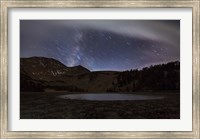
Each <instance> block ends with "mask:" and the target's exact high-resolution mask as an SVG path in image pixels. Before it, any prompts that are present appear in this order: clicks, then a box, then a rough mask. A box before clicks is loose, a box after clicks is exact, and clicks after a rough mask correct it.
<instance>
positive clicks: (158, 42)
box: [20, 20, 180, 71]
mask: <svg viewBox="0 0 200 139" xmlns="http://www.w3.org/2000/svg"><path fill="white" fill-rule="evenodd" d="M32 56H42V57H49V58H54V59H57V60H59V61H60V62H62V63H63V64H65V65H66V66H68V67H73V66H77V65H82V66H84V67H85V68H87V69H89V70H91V71H102V70H114V71H124V70H130V69H140V68H143V67H147V66H150V65H155V64H161V63H167V62H171V61H176V60H180V21H179V20H21V21H20V57H32Z"/></svg>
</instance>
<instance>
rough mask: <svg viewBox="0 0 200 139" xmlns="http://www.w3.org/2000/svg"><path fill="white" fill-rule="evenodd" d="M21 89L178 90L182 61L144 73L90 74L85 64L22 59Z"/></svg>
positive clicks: (141, 71) (93, 72) (34, 58)
mask: <svg viewBox="0 0 200 139" xmlns="http://www.w3.org/2000/svg"><path fill="white" fill-rule="evenodd" d="M152 81H153V82H152ZM170 82H172V83H170ZM171 84H172V85H171ZM20 86H21V91H49V90H51V91H59V90H63V91H66V92H119V91H120V92H134V91H138V90H162V89H164V90H167V89H172V90H173V89H175V90H176V89H179V88H180V62H179V61H175V62H169V63H167V64H160V65H154V66H150V67H145V68H143V69H141V70H138V69H134V70H129V71H128V70H127V71H123V72H118V71H90V70H88V69H87V68H85V67H83V66H81V65H77V66H74V67H67V66H65V65H64V64H63V63H61V62H60V61H58V60H55V59H53V58H46V57H31V58H21V59H20Z"/></svg>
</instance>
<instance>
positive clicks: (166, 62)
mask: <svg viewBox="0 0 200 139" xmlns="http://www.w3.org/2000/svg"><path fill="white" fill-rule="evenodd" d="M21 58H48V59H54V60H56V61H59V60H58V59H55V58H52V57H44V56H30V57H20V59H21ZM59 62H60V63H62V62H61V61H59ZM172 62H179V63H180V60H174V61H165V62H163V63H158V64H151V65H149V66H144V67H140V68H131V69H126V70H90V69H88V68H86V67H84V66H83V65H75V66H67V65H66V64H64V63H62V64H63V65H65V66H66V67H68V68H73V67H78V66H81V67H83V68H86V69H87V70H89V71H90V72H98V71H100V72H101V71H102V72H103V71H105V72H124V71H130V70H142V69H144V68H149V67H151V66H157V65H162V64H168V63H172Z"/></svg>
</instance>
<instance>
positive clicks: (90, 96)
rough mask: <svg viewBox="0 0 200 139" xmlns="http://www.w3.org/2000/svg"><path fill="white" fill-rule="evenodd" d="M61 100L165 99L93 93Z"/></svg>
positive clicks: (74, 95) (73, 95)
mask: <svg viewBox="0 0 200 139" xmlns="http://www.w3.org/2000/svg"><path fill="white" fill-rule="evenodd" d="M59 98H63V99H74V100H95V101H120V100H121V101H122V100H153V99H163V98H164V97H162V96H152V95H136V94H121V93H101V94H100V93H93V94H91V93H90V94H69V95H61V96H59Z"/></svg>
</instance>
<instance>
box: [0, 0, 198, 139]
mask: <svg viewBox="0 0 200 139" xmlns="http://www.w3.org/2000/svg"><path fill="white" fill-rule="evenodd" d="M0 2H1V3H0V4H1V6H0V10H1V21H0V22H1V26H0V28H1V36H0V38H1V41H0V43H1V46H0V57H1V58H0V61H1V64H0V89H1V91H0V105H1V107H0V108H1V115H0V120H1V121H0V130H1V131H0V138H26V139H27V138H87V139H89V138H153V139H155V138H174V139H175V138H193V139H199V138H200V133H199V131H200V128H199V127H200V126H199V125H200V117H199V115H200V113H199V110H200V107H199V100H200V95H199V93H200V89H199V86H200V61H199V58H200V50H199V49H200V46H199V43H200V42H199V38H200V36H199V24H200V18H199V17H200V14H199V13H200V11H199V10H200V1H199V0H137V1H136V0H107V1H104V0H66V1H63V0H54V1H51V0H40V1H39V0H35V1H33V0H0ZM14 7H16V8H17V7H20V8H25V7H26V8H38V7H40V8H50V7H51V8H54V7H58V8H67V7H88V8H93V7H107V8H110V7H118V8H125V7H126V8H128V7H129V8H131V7H138V8H139V7H142V8H146V7H148V8H166V7H167V8H192V16H193V19H192V20H193V21H192V22H193V29H192V35H193V46H192V49H193V50H192V52H193V54H192V64H193V66H192V68H193V75H192V77H193V90H192V92H193V94H192V95H193V100H192V106H193V107H192V110H193V113H192V114H193V130H192V131H191V132H190V131H188V132H160V131H159V132H136V131H132V132H124V131H123V132H122V131H119V132H109V131H104V132H100V131H96V132H50V131H47V132H44V131H42V132H13V131H8V118H7V117H8V113H7V112H8V99H7V98H8V41H7V40H8V10H9V8H14Z"/></svg>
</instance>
